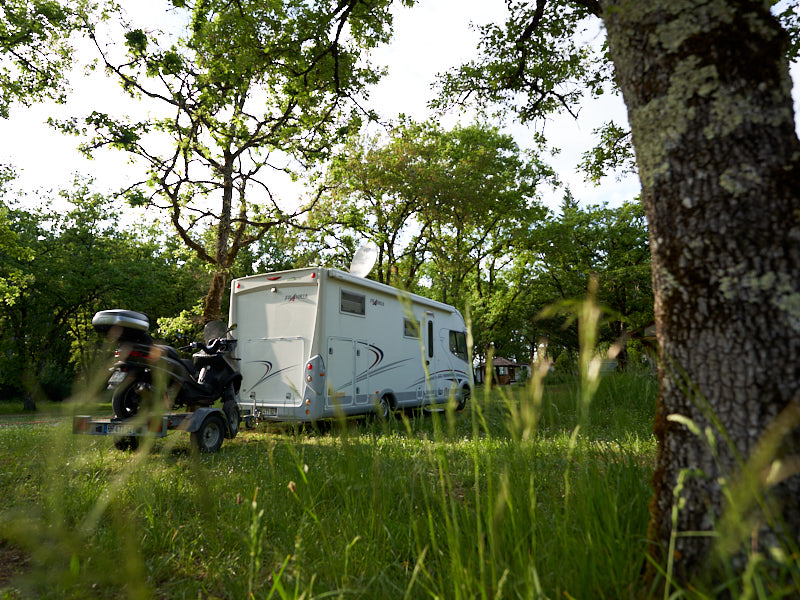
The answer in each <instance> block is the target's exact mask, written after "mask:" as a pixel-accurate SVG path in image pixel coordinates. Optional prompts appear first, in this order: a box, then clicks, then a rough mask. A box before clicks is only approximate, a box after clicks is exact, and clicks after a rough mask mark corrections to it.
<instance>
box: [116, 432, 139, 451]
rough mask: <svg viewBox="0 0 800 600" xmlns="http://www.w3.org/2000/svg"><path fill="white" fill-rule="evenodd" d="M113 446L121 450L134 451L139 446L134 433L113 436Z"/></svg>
mask: <svg viewBox="0 0 800 600" xmlns="http://www.w3.org/2000/svg"><path fill="white" fill-rule="evenodd" d="M114 447H115V448H116V449H117V450H122V451H127V450H130V451H134V450H136V449H137V448H138V447H139V438H138V437H136V436H134V435H120V436H116V437H115V438H114Z"/></svg>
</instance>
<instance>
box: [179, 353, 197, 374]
mask: <svg viewBox="0 0 800 600" xmlns="http://www.w3.org/2000/svg"><path fill="white" fill-rule="evenodd" d="M181 363H183V366H184V367H186V370H187V371H189V373H190V374H191V375H192V377H197V369H195V367H194V363H193V362H192V361H191V359H189V358H182V359H181Z"/></svg>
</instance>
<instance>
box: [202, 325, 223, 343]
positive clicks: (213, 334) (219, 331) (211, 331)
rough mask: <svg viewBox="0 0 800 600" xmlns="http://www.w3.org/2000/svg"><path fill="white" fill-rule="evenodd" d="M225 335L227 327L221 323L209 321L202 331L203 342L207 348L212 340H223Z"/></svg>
mask: <svg viewBox="0 0 800 600" xmlns="http://www.w3.org/2000/svg"><path fill="white" fill-rule="evenodd" d="M227 333H228V327H227V326H226V325H225V323H223V322H222V321H209V322H208V323H206V326H205V329H203V341H204V342H205V343H206V346H207V345H208V344H210V343H211V341H212V340H216V339H218V338H224V337H225V336H226V335H227Z"/></svg>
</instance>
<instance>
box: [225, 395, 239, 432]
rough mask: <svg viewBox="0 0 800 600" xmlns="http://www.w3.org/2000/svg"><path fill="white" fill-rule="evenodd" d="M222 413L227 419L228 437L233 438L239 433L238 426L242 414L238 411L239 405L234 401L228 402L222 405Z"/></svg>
mask: <svg viewBox="0 0 800 600" xmlns="http://www.w3.org/2000/svg"><path fill="white" fill-rule="evenodd" d="M222 412H224V413H225V416H226V417H227V419H228V433H229V437H230V438H231V439H232V438H235V437H236V434H237V433H239V424H240V423H241V422H242V414H241V412H240V411H239V405H238V404H237V403H236V400H228V401H227V402H225V403H224V404H223V405H222Z"/></svg>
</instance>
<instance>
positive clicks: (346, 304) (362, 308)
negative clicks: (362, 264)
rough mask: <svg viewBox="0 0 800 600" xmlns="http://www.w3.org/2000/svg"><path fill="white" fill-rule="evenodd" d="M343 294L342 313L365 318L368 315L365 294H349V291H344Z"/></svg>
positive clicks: (340, 306) (340, 305)
mask: <svg viewBox="0 0 800 600" xmlns="http://www.w3.org/2000/svg"><path fill="white" fill-rule="evenodd" d="M341 292H342V295H341V301H340V304H339V308H340V309H341V311H342V312H343V313H348V314H351V315H361V316H362V317H363V316H364V315H365V314H366V307H367V297H366V296H364V295H363V294H354V293H353V292H348V291H347V290H342V291H341Z"/></svg>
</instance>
